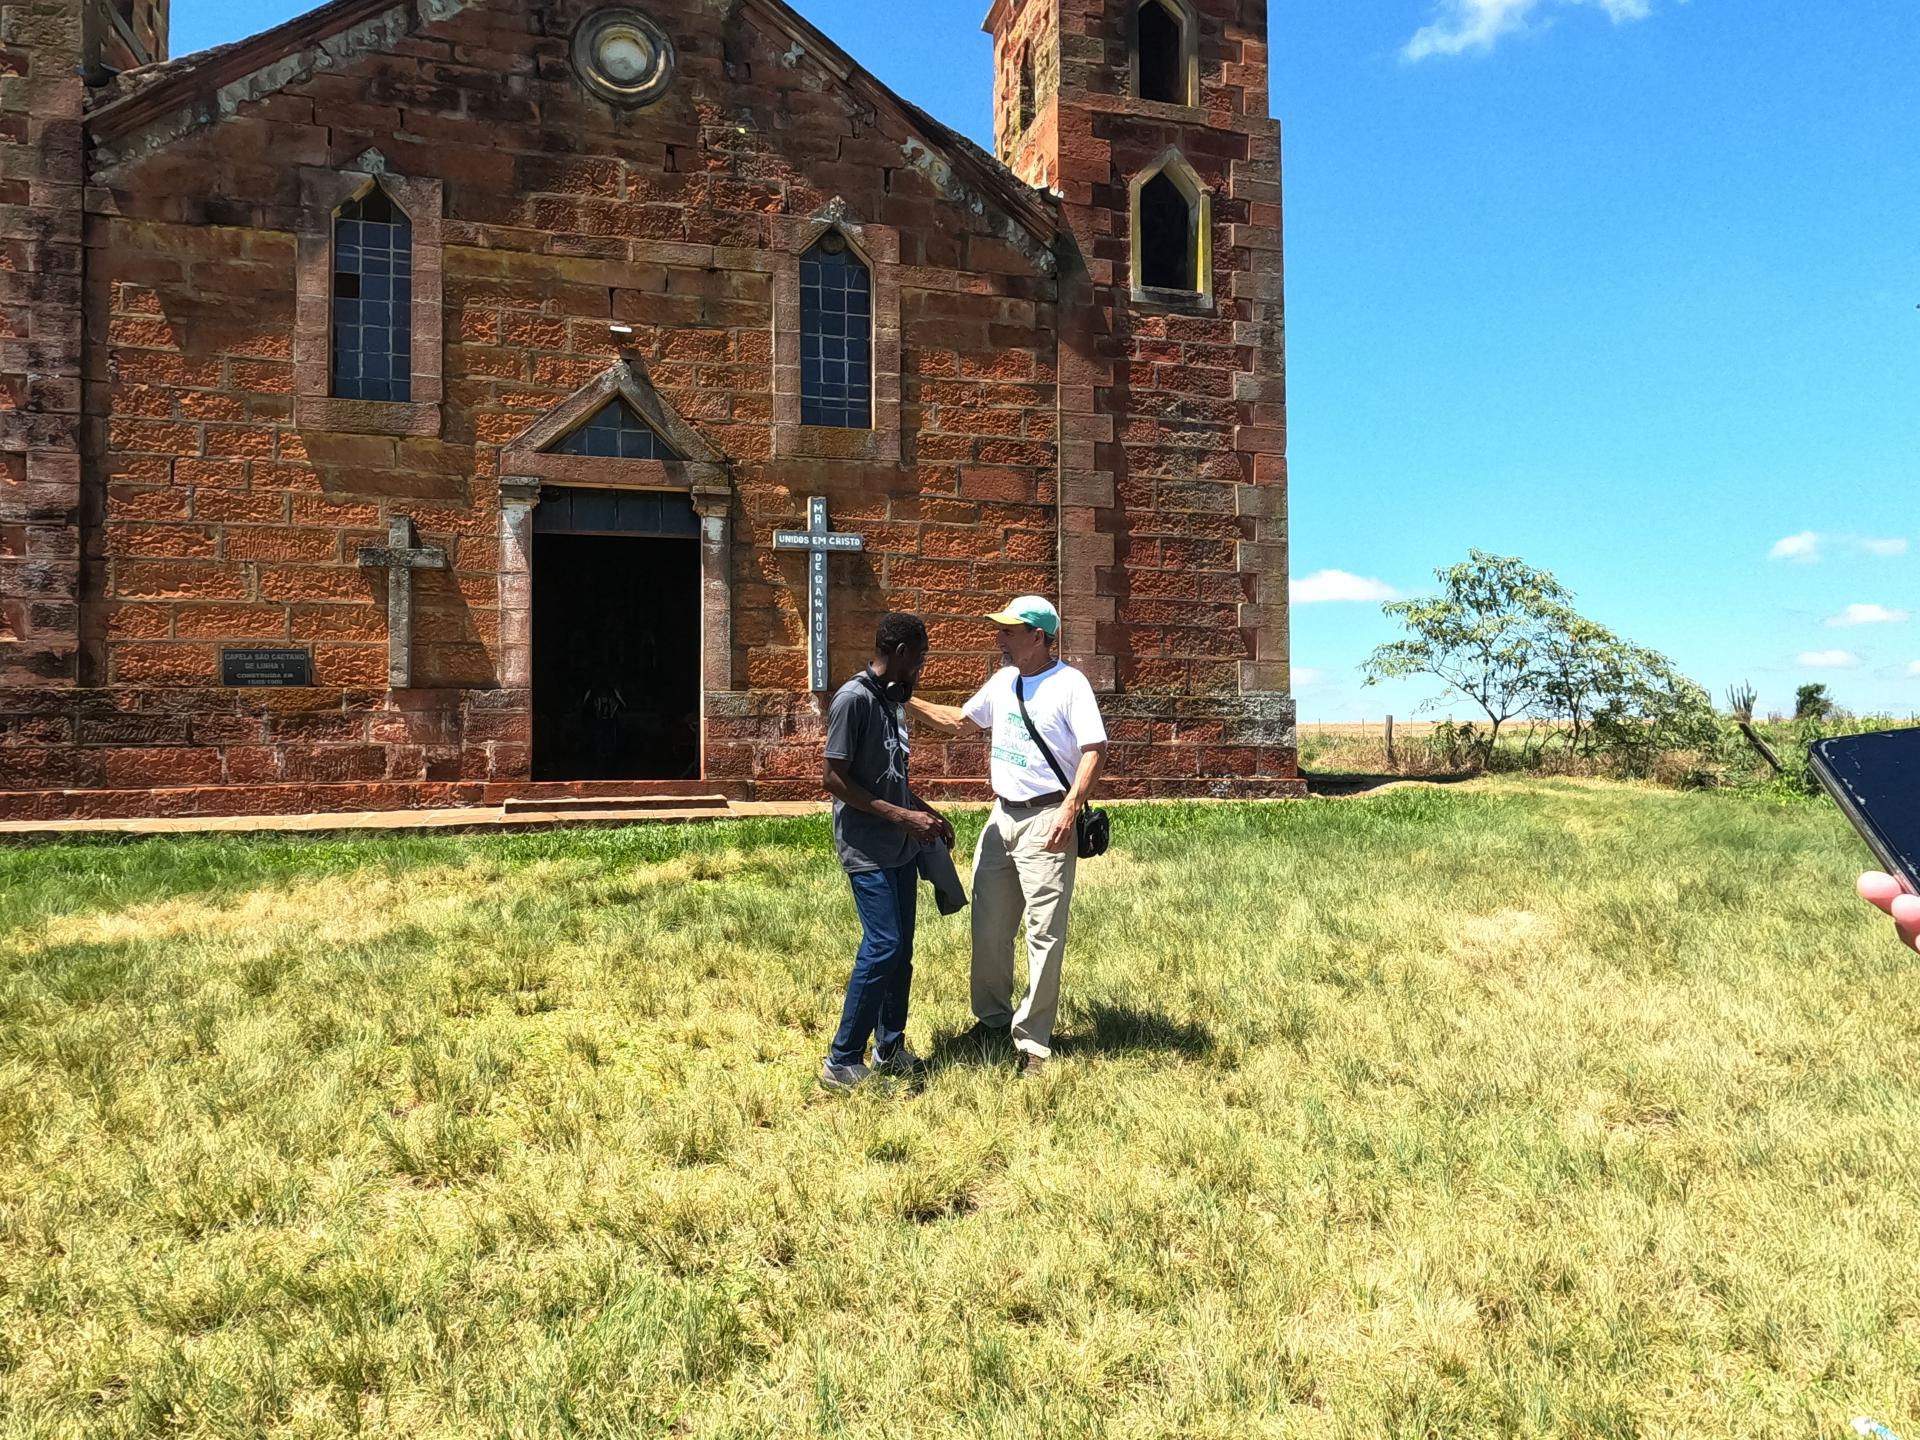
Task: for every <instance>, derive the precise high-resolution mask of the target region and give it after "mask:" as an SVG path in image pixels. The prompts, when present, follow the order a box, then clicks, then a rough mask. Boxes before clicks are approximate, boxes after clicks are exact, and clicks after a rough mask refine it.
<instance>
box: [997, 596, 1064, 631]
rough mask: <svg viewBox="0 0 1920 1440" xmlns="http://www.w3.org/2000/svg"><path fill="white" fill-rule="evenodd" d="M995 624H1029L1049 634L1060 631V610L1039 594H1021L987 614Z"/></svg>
mask: <svg viewBox="0 0 1920 1440" xmlns="http://www.w3.org/2000/svg"><path fill="white" fill-rule="evenodd" d="M987 619H989V620H991V621H993V623H994V624H996V625H1031V626H1033V628H1034V629H1036V630H1044V631H1046V632H1047V634H1049V635H1058V634H1059V633H1060V612H1059V611H1058V610H1056V609H1054V608H1053V602H1052V601H1050V600H1047V599H1045V598H1043V597H1042V596H1039V595H1022V596H1021V597H1020V598H1019V599H1017V600H1012V601H1009V602H1008V603H1007V608H1006V609H1004V610H1001V611H999V612H998V613H997V614H993V615H989V616H987Z"/></svg>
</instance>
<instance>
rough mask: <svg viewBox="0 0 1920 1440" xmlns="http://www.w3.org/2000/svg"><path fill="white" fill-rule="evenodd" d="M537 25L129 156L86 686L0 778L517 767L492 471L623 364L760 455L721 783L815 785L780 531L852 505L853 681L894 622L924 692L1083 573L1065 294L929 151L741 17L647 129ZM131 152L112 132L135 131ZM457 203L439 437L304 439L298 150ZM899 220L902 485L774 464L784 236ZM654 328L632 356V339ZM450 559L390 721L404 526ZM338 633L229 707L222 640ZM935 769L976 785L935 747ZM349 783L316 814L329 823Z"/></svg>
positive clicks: (160, 781) (692, 65) (965, 666)
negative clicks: (998, 615)
mask: <svg viewBox="0 0 1920 1440" xmlns="http://www.w3.org/2000/svg"><path fill="white" fill-rule="evenodd" d="M571 19H572V17H571V15H569V14H565V13H563V14H560V15H557V16H554V17H552V28H553V30H554V31H555V32H557V33H553V34H547V33H543V32H542V29H541V27H540V26H539V25H538V24H537V23H536V21H535V20H534V19H533V17H531V15H530V13H529V12H528V11H527V10H525V9H524V8H522V7H517V6H509V5H504V4H503V5H499V6H495V7H486V6H481V7H476V8H474V9H470V10H468V11H467V12H466V13H464V14H462V15H459V16H457V17H455V18H453V19H451V20H448V21H445V22H443V23H440V24H438V25H436V26H434V27H433V28H432V29H431V30H430V31H428V32H425V33H423V34H421V35H418V36H416V37H414V38H412V39H408V40H405V41H402V42H400V44H399V45H398V46H397V47H395V48H396V49H397V50H398V52H399V53H396V54H390V55H375V56H369V57H367V58H365V59H363V60H361V61H359V62H358V63H357V64H356V65H354V66H353V67H352V68H351V70H350V71H349V72H347V73H332V74H323V75H317V76H315V77H314V78H312V79H310V80H308V81H305V82H303V83H299V84H296V85H293V86H291V87H288V88H287V89H286V90H284V91H282V92H280V93H278V94H274V95H271V96H268V97H266V98H263V99H260V100H257V101H252V102H248V103H245V104H243V105H241V106H240V108H239V111H238V113H237V114H235V115H234V116H232V117H231V118H229V119H227V120H225V121H223V122H222V123H220V124H219V125H217V126H215V127H213V128H211V129H206V130H202V131H200V132H199V133H197V134H194V135H190V136H188V137H187V138H184V139H179V140H175V141H173V142H171V143H169V144H166V145H162V146H158V147H156V148H154V149H153V150H152V151H151V153H147V154H141V153H139V152H140V147H139V144H138V142H137V137H136V139H134V140H125V139H119V138H116V139H114V140H112V141H110V142H108V149H109V154H108V155H107V157H106V158H107V159H108V160H109V161H112V160H115V159H116V158H118V157H121V156H124V157H125V158H118V163H111V164H109V165H107V166H106V167H105V168H103V170H102V172H101V173H100V174H99V175H98V176H97V177H96V184H95V188H94V190H93V191H92V202H93V203H92V205H91V207H90V208H91V213H90V214H89V216H88V229H87V237H86V238H87V247H88V265H87V278H86V299H87V304H88V311H89V315H90V324H89V340H90V344H89V346H88V352H87V401H88V410H89V414H90V415H91V416H92V417H93V418H92V419H91V420H90V422H89V429H90V432H91V442H92V444H93V447H94V453H95V454H97V455H98V456H99V461H98V466H99V473H100V476H101V479H102V481H103V482H104V483H103V485H102V486H101V489H102V492H103V494H102V500H103V503H102V504H101V505H100V507H99V509H98V511H97V513H96V514H95V515H94V517H93V519H94V523H93V524H92V525H91V526H90V527H89V529H88V535H87V542H88V543H87V548H88V555H89V566H90V569H89V574H90V581H91V585H90V591H89V595H88V600H89V603H88V605H87V606H86V617H87V626H86V652H87V657H88V660H89V662H90V663H89V665H88V670H89V672H90V676H91V678H92V680H93V682H94V683H93V685H92V686H91V687H90V688H89V689H88V690H87V691H85V692H83V693H81V694H77V695H74V696H68V697H63V698H62V699H61V700H60V701H58V702H54V701H52V700H50V699H48V698H47V697H45V696H39V697H33V698H32V699H31V703H29V701H28V698H27V697H26V696H25V695H24V694H15V695H12V696H10V697H9V699H8V700H7V701H6V703H4V704H0V709H4V710H8V711H11V712H13V714H14V715H15V716H16V717H18V718H17V719H16V720H15V721H14V722H12V724H11V726H10V728H9V730H8V732H7V738H6V739H5V740H4V741H0V787H7V788H13V787H40V786H56V785H57V786H82V787H95V786H111V787H134V786H143V785H145V786H159V787H178V786H184V787H205V786H216V785H228V786H232V785H259V784H265V783H285V784H295V785H300V786H303V787H304V786H311V785H314V784H325V783H337V784H365V783H368V782H388V783H391V784H394V785H403V786H406V785H420V784H424V783H427V782H434V783H441V782H453V781H465V782H483V781H495V782H498V781H511V780H516V779H524V777H525V776H526V774H527V771H528V763H529V759H528V744H529V739H530V736H529V731H528V725H529V717H528V709H527V696H526V694H525V693H524V692H517V691H511V690H504V689H501V688H499V687H498V684H497V681H498V677H499V674H500V667H499V646H500V641H501V636H500V624H499V617H500V605H499V574H498V572H499V550H500V540H499V534H500V514H499V499H498V492H497V477H498V474H499V462H498V456H499V452H500V449H501V447H502V446H503V445H505V444H506V443H507V442H509V441H511V440H512V439H513V438H514V437H515V436H517V435H518V434H519V433H520V432H521V431H522V430H524V429H525V428H526V427H527V426H528V425H529V424H530V423H531V422H532V421H534V420H535V419H537V418H539V417H540V416H541V415H542V414H544V413H545V412H547V411H548V410H550V409H551V408H553V407H554V406H555V405H557V404H558V403H560V402H561V401H563V400H565V399H566V398H567V397H568V396H569V395H570V394H571V393H572V392H573V391H574V390H575V389H577V388H578V387H579V386H580V385H582V384H584V383H585V382H587V381H589V380H591V379H592V378H593V377H594V376H596V375H597V374H599V373H600V372H601V371H602V370H603V369H604V368H605V367H606V366H607V365H608V364H609V363H610V362H611V361H612V360H613V359H614V358H616V356H617V355H622V354H624V355H626V356H628V357H629V358H632V359H635V360H638V361H639V362H641V364H642V366H643V368H644V370H645V373H646V374H647V375H648V377H649V378H650V379H651V381H652V382H653V384H654V385H655V386H656V387H657V388H658V389H659V391H660V392H661V394H662V395H663V396H664V397H665V398H666V399H667V400H668V401H669V402H670V403H671V404H672V405H673V406H674V407H675V408H676V409H677V410H678V411H679V412H680V414H681V415H682V416H683V417H685V418H686V419H687V420H688V421H689V422H690V423H692V424H693V425H695V426H696V427H698V428H699V429H700V430H701V431H702V432H703V433H704V434H705V435H707V436H708V437H709V438H710V439H711V440H712V442H713V443H714V444H715V445H716V446H717V447H718V448H719V449H720V450H722V451H723V452H724V453H726V454H727V455H728V456H729V457H731V459H732V460H733V462H734V466H733V476H734V480H735V485H736V490H737V498H736V501H735V505H734V513H733V516H732V519H733V532H734V545H733V550H734V559H733V567H734V574H733V583H734V619H733V640H734V656H733V664H732V670H733V677H732V678H733V683H734V685H735V686H736V687H737V688H738V689H739V690H740V691H742V692H746V693H741V694H738V695H735V696H729V697H713V698H714V699H715V700H716V701H717V702H718V703H714V704H710V707H709V708H710V712H717V713H710V717H709V726H708V750H707V762H708V773H709V775H710V776H712V777H714V778H715V779H716V780H718V781H722V782H734V783H735V784H743V783H746V782H757V784H758V786H759V789H760V791H761V793H772V794H787V793H792V794H811V793H815V792H816V791H817V776H818V767H819V752H818V743H817V733H816V727H815V716H814V709H815V707H814V702H813V701H812V699H811V697H808V696H806V695H805V694H804V693H796V692H803V691H804V686H805V649H804V645H805V632H804V624H803V618H802V616H801V614H800V613H799V610H798V606H799V604H800V602H801V597H802V596H803V594H804V590H803V586H802V584H801V577H802V574H803V567H804V564H805V561H804V558H803V557H799V556H785V555H776V554H775V553H774V552H773V551H772V550H771V548H770V542H771V534H772V531H773V530H774V529H775V528H777V527H782V526H792V525H795V524H798V523H801V522H802V517H803V513H804V505H805V501H806V497H807V496H808V495H811V494H823V495H825V496H827V497H828V501H829V506H830V513H831V515H832V518H833V521H834V524H835V525H836V527H837V528H842V529H857V530H859V531H861V532H862V533H863V534H864V535H865V536H866V537H867V543H868V548H867V551H866V553H865V554H864V555H860V556H854V557H844V558H843V557H836V558H835V559H834V560H833V562H832V564H833V567H834V579H835V582H836V595H835V600H834V637H835V656H834V666H833V668H834V671H835V673H836V674H839V673H851V671H852V670H853V669H854V668H856V667H857V666H858V664H860V663H861V661H862V660H863V658H864V651H865V647H866V644H867V643H868V642H869V640H870V637H871V633H872V626H873V623H874V621H875V620H876V619H877V617H878V616H879V615H880V614H882V613H884V612H885V610H887V609H889V608H912V609H916V610H919V611H921V612H922V613H925V614H926V615H927V616H928V618H929V620H930V621H931V623H932V624H933V626H934V629H935V633H936V635H937V637H938V639H939V642H940V645H941V647H942V655H941V658H940V659H939V660H938V661H937V662H936V665H935V667H934V671H933V676H932V678H933V679H934V680H936V681H940V680H944V681H946V682H947V683H950V684H963V683H967V682H970V681H971V680H973V679H976V678H977V677H978V676H979V675H981V674H982V673H984V670H985V667H986V661H987V656H988V653H989V652H990V648H991V645H990V635H989V627H986V626H984V625H982V624H980V623H979V622H978V621H977V619H976V618H973V617H977V616H978V615H979V614H980V613H982V611H983V610H984V609H987V608H991V604H990V602H991V603H998V602H999V601H1001V600H1004V598H1005V597H1006V596H1007V595H1009V594H1012V593H1017V592H1020V591H1023V590H1046V589H1048V588H1050V586H1051V584H1052V579H1053V573H1054V572H1053V568H1052V562H1053V544H1054V528H1055V521H1056V517H1055V512H1054V496H1053V478H1054V468H1055V467H1054V461H1055V456H1054V449H1053V427H1054V405H1053V388H1052V386H1053V379H1054V375H1053V354H1052V352H1053V338H1052V337H1053V333H1054V329H1055V317H1054V310H1053V289H1052V282H1051V280H1050V279H1049V278H1048V277H1047V276H1046V275H1044V274H1042V273H1040V272H1039V271H1038V270H1037V269H1036V266H1035V261H1034V259H1033V258H1032V256H1031V255H1030V254H1023V253H1022V252H1021V251H1020V250H1019V249H1016V248H1015V247H1014V246H1013V245H1012V244H1010V243H1008V241H1007V239H1006V238H1004V236H1005V230H1006V222H1005V221H1004V220H1003V219H993V218H990V219H988V220H984V221H983V220H981V219H979V218H978V217H976V216H975V215H974V214H973V212H972V210H971V209H970V208H969V207H968V206H967V205H966V204H965V203H964V201H961V202H958V203H957V202H956V201H955V199H954V198H952V197H951V196H950V195H948V194H944V193H942V190H941V187H940V186H939V185H938V184H937V183H936V181H935V179H934V178H930V177H929V175H928V174H926V173H924V170H923V168H922V164H923V160H922V158H921V157H924V156H925V154H926V149H925V146H924V145H920V146H918V147H917V148H916V147H915V146H914V145H912V144H910V143H909V141H910V138H911V137H910V133H909V132H908V131H907V130H905V129H904V128H902V127H901V126H899V125H898V124H897V123H896V122H893V121H891V120H890V119H889V118H887V117H882V116H877V115H876V114H875V113H873V111H872V110H871V109H870V108H868V107H863V106H861V105H860V104H858V103H856V102H855V101H854V100H853V99H852V98H850V97H849V96H848V95H847V94H846V93H845V91H844V90H843V89H842V88H841V86H840V85H839V82H838V81H837V80H836V79H835V78H834V77H832V76H831V75H829V74H828V73H826V71H825V70H823V69H821V68H820V67H819V66H818V65H817V64H815V63H813V62H812V61H810V60H809V59H807V58H804V57H796V56H794V55H793V54H792V51H793V49H794V43H793V40H792V38H791V37H790V36H787V35H784V34H774V35H769V34H766V33H764V32H763V31H761V30H759V29H757V28H756V27H755V26H753V25H752V24H750V23H747V22H746V21H744V20H741V19H737V18H736V20H735V21H734V23H733V24H731V25H730V26H728V27H726V28H721V27H719V26H712V27H710V28H702V27H703V26H704V25H705V23H706V22H705V21H704V20H699V19H695V20H690V21H689V22H688V23H687V24H685V25H682V26H680V27H679V28H678V29H677V30H676V35H675V39H676V43H677V45H678V47H679V52H680V78H679V81H678V82H677V84H676V86H675V89H674V91H673V92H672V93H671V95H670V96H669V98H668V99H667V100H666V101H664V102H663V103H662V104H661V105H660V106H658V107H655V108H654V109H652V110H649V111H648V112H647V114H646V116H645V119H644V122H642V121H637V120H636V119H634V118H632V117H625V116H615V115H612V114H611V113H610V112H609V111H608V110H607V109H605V108H604V107H602V106H600V105H598V104H597V103H596V102H594V101H591V100H589V99H588V98H586V97H585V96H584V95H583V94H582V92H581V90H580V88H579V86H578V85H577V84H576V82H575V81H574V79H573V76H572V72H571V70H570V68H569V65H568V62H567V59H566V48H567V46H566V38H565V34H566V31H567V29H568V28H569V27H570V22H571ZM116 147H117V148H116ZM368 149H377V150H378V151H379V152H380V154H381V156H382V157H384V160H385V163H386V164H387V166H388V167H389V168H390V170H391V171H393V172H394V173H397V174H401V175H407V176H424V177H434V178H438V179H441V180H443V181H444V182H445V187H446V202H445V217H444V224H443V227H442V235H443V241H444V253H443V257H442V264H443V267H444V272H443V273H444V296H445V326H446V355H445V375H446V386H445V392H446V393H445V402H444V406H443V411H444V413H443V416H442V419H441V424H440V427H439V435H438V437H422V436H404V437H403V436H385V435H364V434H341V433H328V432H325V431H321V430H316V429H312V428H302V427H301V426H300V425H299V424H297V423H296V420H295V415H294V402H293V399H292V394H293V390H294V388H295V385H294V373H293V364H292V352H291V340H290V337H291V333H292V331H293V328H294V321H295V307H296V293H295V292H296V282H295V264H294V251H295V236H296V234H297V232H298V231H299V230H300V229H301V227H302V226H304V225H312V224H315V223H324V222H323V220H316V217H314V216H312V215H310V214H306V213H303V211H302V208H301V204H302V202H301V191H300V180H299V171H300V168H301V167H303V166H314V167H328V166H332V167H351V166H352V165H353V164H354V162H355V161H356V159H357V157H360V156H361V155H363V154H364V152H366V151H367V150H368ZM836 197H838V198H842V199H844V200H845V202H846V204H847V206H848V207H849V209H850V210H851V211H852V212H853V213H854V214H855V215H856V216H857V217H858V218H859V219H861V220H862V221H864V222H867V223H870V224H878V225H884V226H889V227H893V228H895V229H897V230H898V232H899V235H900V248H901V254H900V266H901V268H900V272H899V277H900V284H901V294H902V305H901V320H902V327H903V332H904V337H905V343H904V346H903V350H902V360H901V371H902V373H901V376H900V385H901V395H902V406H901V416H902V430H903V433H904V436H905V447H904V452H903V458H902V461H901V463H899V464H871V463H863V462H853V461H846V460H807V459H789V460H779V461H775V460H774V459H773V458H772V452H771V447H770V425H771V420H772V418H773V404H774V402H773V396H772V394H771V382H770V374H769V366H770V348H771V347H770V323H769V315H770V312H769V306H770V280H769V263H768V254H767V247H768V245H769V243H770V240H771V230H772V226H771V218H772V217H773V216H775V215H781V214H797V215H805V214H808V213H810V212H812V211H813V210H815V209H817V208H819V207H820V206H822V205H824V204H826V203H827V202H828V201H829V200H831V199H834V198H836ZM616 322H617V323H621V324H624V325H628V326H630V327H631V329H632V334H631V335H630V336H628V337H624V338H621V339H619V340H616V337H614V336H613V335H612V334H610V332H609V325H610V324H613V323H616ZM395 515H405V516H407V517H409V518H411V519H412V520H413V521H414V522H415V524H416V525H417V527H418V528H419V531H420V532H421V540H422V542H423V543H426V544H431V545H438V546H442V547H445V548H446V549H447V551H448V553H449V556H450V558H451V569H450V570H449V571H447V572H444V573H441V572H426V573H424V574H422V575H420V576H419V577H417V584H418V590H417V611H416V619H415V647H414V656H415V666H416V686H417V687H418V688H416V690H415V691H413V692H411V693H407V694H403V695H400V696H397V697H395V699H394V701H393V702H391V703H390V702H389V701H388V699H387V697H386V695H385V694H384V688H383V679H382V677H383V676H384V673H385V666H386V645H385V638H384V637H385V610H384V606H383V604H382V585H383V580H382V577H381V576H380V575H379V574H378V573H377V572H368V571H364V570H362V569H361V568H360V566H359V565H358V564H357V559H356V557H357V552H358V550H359V548H360V546H362V545H363V544H378V543H382V541H383V537H384V533H385V526H386V522H387V520H388V519H389V518H390V517H391V516H395ZM271 644H296V645H311V646H312V648H313V654H314V665H315V672H316V673H315V679H316V682H317V683H316V688H314V689H312V690H300V691H281V692H264V693H263V692H257V691H254V692H246V691H233V690H227V689H222V688H220V687H219V686H218V684H217V678H218V676H217V667H218V663H219V652H220V650H221V648H222V647H223V646H228V645H271ZM921 768H922V771H923V773H926V774H929V775H934V774H938V773H940V772H942V771H944V770H947V769H956V770H959V771H961V772H963V773H966V774H972V775H977V774H978V773H979V772H980V771H981V769H983V766H982V765H981V764H980V763H979V760H978V757H977V756H974V755H973V754H972V753H971V752H970V751H968V750H966V749H964V748H963V749H961V750H959V751H957V752H956V753H955V756H954V757H953V759H952V760H951V762H950V761H949V758H948V756H947V755H946V754H945V753H944V751H943V750H942V748H941V747H938V746H935V745H931V744H929V745H926V746H923V750H922V759H921ZM327 799H328V797H327V796H326V795H324V794H319V793H315V794H314V795H313V797H312V800H313V803H316V804H320V803H326V802H327Z"/></svg>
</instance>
